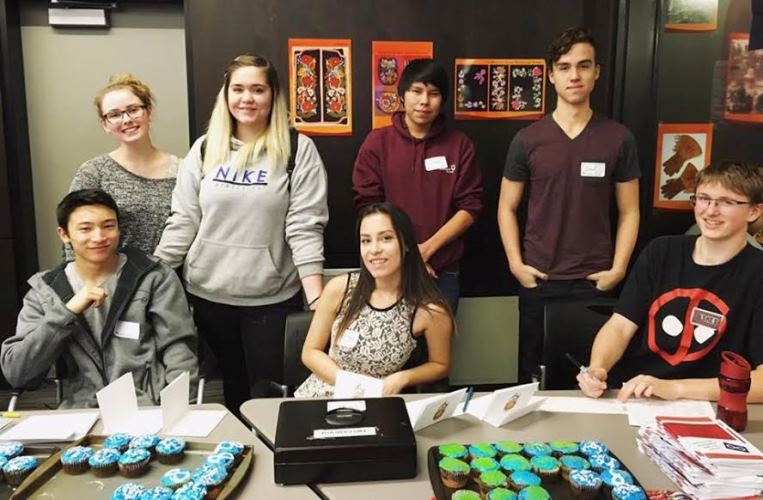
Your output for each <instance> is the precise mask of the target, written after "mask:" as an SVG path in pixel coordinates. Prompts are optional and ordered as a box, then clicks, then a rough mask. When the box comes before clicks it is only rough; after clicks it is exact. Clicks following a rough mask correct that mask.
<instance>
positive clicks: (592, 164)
mask: <svg viewBox="0 0 763 500" xmlns="http://www.w3.org/2000/svg"><path fill="white" fill-rule="evenodd" d="M606 171H607V164H606V163H604V162H603V161H581V162H580V177H604V174H605V173H606Z"/></svg>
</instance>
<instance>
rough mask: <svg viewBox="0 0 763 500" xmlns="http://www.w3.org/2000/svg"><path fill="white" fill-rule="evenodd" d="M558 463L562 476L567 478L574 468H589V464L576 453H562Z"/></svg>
mask: <svg viewBox="0 0 763 500" xmlns="http://www.w3.org/2000/svg"><path fill="white" fill-rule="evenodd" d="M559 465H560V466H561V469H562V477H563V478H564V479H567V478H568V477H569V475H570V472H572V471H574V470H581V469H590V468H591V464H590V463H589V462H588V460H586V459H585V458H583V457H579V456H577V455H562V456H561V457H560V458H559Z"/></svg>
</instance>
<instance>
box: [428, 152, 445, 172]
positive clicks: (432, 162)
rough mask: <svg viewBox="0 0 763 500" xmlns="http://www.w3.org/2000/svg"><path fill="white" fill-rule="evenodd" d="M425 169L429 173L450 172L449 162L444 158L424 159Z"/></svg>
mask: <svg viewBox="0 0 763 500" xmlns="http://www.w3.org/2000/svg"><path fill="white" fill-rule="evenodd" d="M424 169H425V170H426V171H427V172H431V171H433V170H445V171H447V170H448V160H447V159H446V158H445V157H444V156H432V157H431V158H425V159H424Z"/></svg>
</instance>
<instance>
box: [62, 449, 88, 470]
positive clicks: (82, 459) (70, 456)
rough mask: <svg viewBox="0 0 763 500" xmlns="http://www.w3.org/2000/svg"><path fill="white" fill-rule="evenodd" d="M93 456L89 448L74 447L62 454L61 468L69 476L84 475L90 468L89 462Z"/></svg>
mask: <svg viewBox="0 0 763 500" xmlns="http://www.w3.org/2000/svg"><path fill="white" fill-rule="evenodd" d="M92 456H93V449H92V448H91V447H89V446H72V447H71V448H69V449H67V450H64V451H63V453H61V468H62V469H63V470H64V472H66V473H67V474H82V473H83V472H85V471H86V470H88V469H89V468H90V465H89V464H88V460H90V457H92Z"/></svg>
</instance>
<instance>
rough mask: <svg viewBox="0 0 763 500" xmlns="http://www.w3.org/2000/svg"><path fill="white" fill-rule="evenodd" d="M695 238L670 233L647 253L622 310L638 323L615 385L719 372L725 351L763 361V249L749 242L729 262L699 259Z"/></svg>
mask: <svg viewBox="0 0 763 500" xmlns="http://www.w3.org/2000/svg"><path fill="white" fill-rule="evenodd" d="M696 240H697V237H696V236H666V237H662V238H657V239H655V240H654V241H652V242H651V243H650V244H649V245H648V246H647V247H646V249H644V251H643V252H642V253H641V255H640V256H639V258H638V260H637V261H636V265H635V266H634V268H633V270H632V271H631V274H630V275H629V276H628V280H627V282H626V284H625V288H624V289H623V292H622V294H621V295H620V300H619V302H618V304H617V307H616V308H615V312H617V313H619V314H621V315H623V316H625V317H626V318H628V319H629V320H631V321H633V322H634V323H636V324H637V325H639V329H638V331H637V332H636V334H635V335H634V336H633V338H632V339H631V342H630V344H629V345H628V348H627V350H626V352H625V354H624V355H623V357H622V359H621V360H620V361H619V362H618V363H617V364H616V365H615V366H614V367H613V369H612V371H611V373H610V376H609V382H608V383H609V386H610V387H615V386H616V385H617V384H619V383H620V382H624V381H626V380H628V379H629V378H631V377H633V376H635V375H638V374H646V375H653V376H656V377H659V378H665V379H681V378H709V377H717V376H718V370H719V366H720V356H721V352H722V351H726V350H729V351H734V352H736V353H738V354H741V355H742V356H744V357H745V358H746V359H747V360H748V361H749V362H750V364H751V365H752V367H753V369H754V368H755V367H756V366H758V365H760V364H763V332H761V331H759V329H760V328H763V321H761V320H763V252H761V251H760V250H757V249H755V248H753V247H752V246H750V245H749V244H748V245H747V246H745V247H744V249H743V250H742V251H740V252H739V253H738V254H737V255H736V256H735V257H734V258H732V259H731V260H730V261H728V262H725V263H723V264H720V265H717V266H703V265H698V264H696V263H695V262H694V260H693V259H692V253H693V250H694V245H695V242H696Z"/></svg>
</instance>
